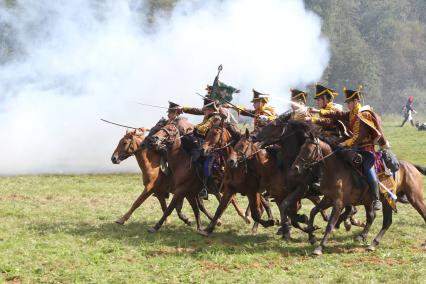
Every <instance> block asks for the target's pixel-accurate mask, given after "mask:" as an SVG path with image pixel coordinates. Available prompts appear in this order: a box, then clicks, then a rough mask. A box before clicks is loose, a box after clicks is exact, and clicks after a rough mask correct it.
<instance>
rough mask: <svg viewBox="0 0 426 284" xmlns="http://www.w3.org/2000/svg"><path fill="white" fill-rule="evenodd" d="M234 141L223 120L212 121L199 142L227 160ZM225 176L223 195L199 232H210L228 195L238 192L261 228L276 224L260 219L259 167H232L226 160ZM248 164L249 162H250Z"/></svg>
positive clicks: (220, 213)
mask: <svg viewBox="0 0 426 284" xmlns="http://www.w3.org/2000/svg"><path fill="white" fill-rule="evenodd" d="M235 143H236V139H235V138H234V137H232V135H231V134H230V131H229V130H228V129H227V127H226V125H224V123H223V121H221V120H215V121H214V122H213V126H212V127H211V129H210V130H209V132H208V133H207V135H206V139H205V142H204V143H203V145H202V151H203V153H204V154H205V155H208V154H211V153H213V152H217V151H222V155H223V156H224V157H225V159H229V157H230V156H232V155H233V154H234V153H235V152H234V150H233V147H232V145H233V144H235ZM224 166H225V171H224V179H223V187H224V190H223V197H222V199H221V201H220V204H219V206H218V208H217V209H216V212H215V215H214V217H213V220H212V221H211V222H210V224H209V225H208V226H207V227H206V228H205V229H204V230H202V231H200V234H202V235H204V236H208V235H210V234H211V233H212V232H213V230H214V228H215V226H216V224H217V220H219V218H220V217H221V216H222V214H223V212H224V211H225V209H226V208H227V206H228V204H229V202H230V200H231V198H232V197H233V196H234V195H235V194H236V193H240V194H242V195H246V196H247V198H248V200H249V208H250V212H251V215H252V218H253V220H254V221H255V222H257V223H259V224H261V225H262V226H263V227H270V226H273V225H275V221H274V220H273V218H271V216H270V218H269V219H268V220H263V219H261V215H262V213H263V211H262V206H263V205H264V203H263V202H262V198H263V197H262V195H261V190H262V189H263V188H262V187H261V183H260V181H261V176H260V174H259V173H260V169H251V168H250V170H249V166H247V168H245V167H232V166H231V165H230V164H229V163H225V165H224ZM250 166H251V165H250Z"/></svg>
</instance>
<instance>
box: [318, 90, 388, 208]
mask: <svg viewBox="0 0 426 284" xmlns="http://www.w3.org/2000/svg"><path fill="white" fill-rule="evenodd" d="M343 92H344V93H345V96H346V100H345V103H346V104H347V106H348V109H349V111H348V112H343V111H333V110H324V109H322V110H319V114H320V115H321V116H322V117H325V118H332V119H334V120H342V121H345V122H346V123H347V124H348V125H349V128H350V130H351V131H352V137H351V138H349V139H347V140H345V141H344V142H342V143H340V144H339V146H340V147H348V148H352V149H354V150H355V151H357V152H359V153H360V154H361V155H362V157H363V159H362V165H363V172H364V175H365V176H366V177H367V180H368V184H369V186H370V188H371V190H372V194H373V203H372V206H373V208H374V210H380V209H381V208H382V203H381V202H380V196H379V185H378V177H377V174H376V170H375V164H376V163H377V162H378V155H377V153H376V151H375V148H374V145H375V144H376V143H378V144H379V146H380V147H381V148H388V147H389V143H388V141H387V140H386V139H385V137H384V135H383V131H382V129H381V125H380V120H379V118H378V117H377V115H376V114H375V113H374V111H373V109H372V108H371V107H370V106H368V105H366V106H362V105H361V103H360V101H361V99H362V94H361V91H360V89H358V90H356V91H353V90H347V89H343ZM313 111H314V112H315V110H313Z"/></svg>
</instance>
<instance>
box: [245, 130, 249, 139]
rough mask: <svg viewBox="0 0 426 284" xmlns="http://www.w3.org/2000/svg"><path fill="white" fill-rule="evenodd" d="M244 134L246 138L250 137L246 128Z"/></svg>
mask: <svg viewBox="0 0 426 284" xmlns="http://www.w3.org/2000/svg"><path fill="white" fill-rule="evenodd" d="M245 136H246V138H247V139H249V138H250V131H249V130H248V129H247V128H246V132H245Z"/></svg>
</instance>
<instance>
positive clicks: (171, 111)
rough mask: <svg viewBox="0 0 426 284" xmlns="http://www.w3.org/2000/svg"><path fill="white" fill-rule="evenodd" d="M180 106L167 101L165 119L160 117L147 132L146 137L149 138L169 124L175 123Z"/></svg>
mask: <svg viewBox="0 0 426 284" xmlns="http://www.w3.org/2000/svg"><path fill="white" fill-rule="evenodd" d="M179 108H180V106H179V105H178V104H176V103H174V102H170V101H169V108H168V109H167V119H166V118H164V117H162V118H161V119H160V120H159V121H158V122H157V123H156V124H155V125H154V126H153V127H152V128H151V130H150V131H149V134H148V136H151V135H153V134H155V133H157V132H158V131H159V130H160V129H161V128H163V127H164V126H166V125H167V124H169V123H172V122H175V121H176V120H177V119H178V117H179V114H180V113H181V112H180V111H179Z"/></svg>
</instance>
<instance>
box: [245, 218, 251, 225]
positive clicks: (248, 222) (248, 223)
mask: <svg viewBox="0 0 426 284" xmlns="http://www.w3.org/2000/svg"><path fill="white" fill-rule="evenodd" d="M244 222H245V223H246V224H247V225H250V224H251V220H250V218H248V217H244Z"/></svg>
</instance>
